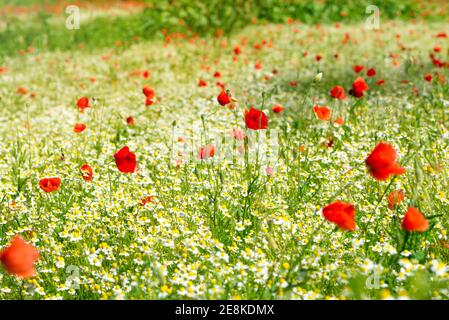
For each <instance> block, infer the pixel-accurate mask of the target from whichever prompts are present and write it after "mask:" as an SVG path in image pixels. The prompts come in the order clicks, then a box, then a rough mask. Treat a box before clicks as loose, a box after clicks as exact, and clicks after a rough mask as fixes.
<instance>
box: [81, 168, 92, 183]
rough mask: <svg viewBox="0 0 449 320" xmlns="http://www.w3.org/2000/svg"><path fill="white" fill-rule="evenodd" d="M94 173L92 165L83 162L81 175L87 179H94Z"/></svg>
mask: <svg viewBox="0 0 449 320" xmlns="http://www.w3.org/2000/svg"><path fill="white" fill-rule="evenodd" d="M93 174H94V171H93V170H92V167H91V166H90V165H88V164H83V165H82V166H81V175H82V177H83V179H84V180H85V181H88V182H89V181H92V176H93Z"/></svg>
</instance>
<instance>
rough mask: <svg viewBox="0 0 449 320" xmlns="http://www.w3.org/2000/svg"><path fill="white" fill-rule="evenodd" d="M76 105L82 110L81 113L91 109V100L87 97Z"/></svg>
mask: <svg viewBox="0 0 449 320" xmlns="http://www.w3.org/2000/svg"><path fill="white" fill-rule="evenodd" d="M76 105H77V106H78V108H79V109H80V111H81V112H83V111H84V109H86V108H89V107H90V105H89V99H88V98H86V97H82V98H80V99H79V100H78V101H77V103H76Z"/></svg>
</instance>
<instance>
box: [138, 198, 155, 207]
mask: <svg viewBox="0 0 449 320" xmlns="http://www.w3.org/2000/svg"><path fill="white" fill-rule="evenodd" d="M153 198H154V196H147V197H145V198H142V199H141V200H140V201H139V204H140V205H141V206H142V207H143V206H145V205H146V204H147V203H150V202H151V203H153V202H154V201H153Z"/></svg>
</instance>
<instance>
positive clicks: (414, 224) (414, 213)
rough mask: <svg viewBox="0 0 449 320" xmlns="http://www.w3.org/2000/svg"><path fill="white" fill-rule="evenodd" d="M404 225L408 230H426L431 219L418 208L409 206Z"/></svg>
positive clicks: (403, 221)
mask: <svg viewBox="0 0 449 320" xmlns="http://www.w3.org/2000/svg"><path fill="white" fill-rule="evenodd" d="M402 227H403V228H404V229H405V230H407V231H417V232H424V231H426V230H427V229H428V228H429V221H428V220H427V219H426V218H425V217H424V215H423V214H422V213H421V212H419V210H418V209H416V208H408V210H407V213H406V214H405V216H404V220H402Z"/></svg>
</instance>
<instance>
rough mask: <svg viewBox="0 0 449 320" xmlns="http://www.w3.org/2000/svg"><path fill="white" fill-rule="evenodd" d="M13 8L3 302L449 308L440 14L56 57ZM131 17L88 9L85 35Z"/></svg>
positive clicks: (135, 39) (57, 48) (2, 157)
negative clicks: (274, 302) (340, 302)
mask: <svg viewBox="0 0 449 320" xmlns="http://www.w3.org/2000/svg"><path fill="white" fill-rule="evenodd" d="M19 2H20V1H19ZM56 2H57V1H56ZM436 2H437V3H438V1H436ZM19 5H20V4H10V5H8V6H5V7H4V8H5V10H3V11H2V10H1V9H0V39H3V41H6V42H8V43H6V42H5V47H4V49H1V48H0V108H1V111H2V112H1V114H0V123H1V125H0V181H1V183H0V250H1V251H0V261H1V265H2V268H1V270H0V298H1V299H447V298H449V290H448V288H449V287H448V284H449V239H448V234H447V230H448V228H449V220H448V218H449V178H448V174H449V127H448V125H449V80H448V79H449V39H448V37H449V20H448V19H449V18H448V15H443V14H441V15H440V16H439V17H438V19H437V18H435V19H430V20H429V19H425V18H422V17H417V18H410V17H407V18H405V19H399V18H397V19H386V18H385V19H382V20H380V26H379V28H376V29H371V28H369V27H367V24H366V22H365V20H366V18H367V17H368V16H369V15H362V18H361V19H360V20H359V21H350V22H345V20H344V15H343V17H342V18H341V21H332V20H329V21H323V23H304V22H302V21H301V19H299V18H298V19H296V18H294V17H293V18H291V17H289V16H285V17H282V19H281V20H282V21H259V20H257V21H256V20H254V21H253V20H251V19H248V20H250V21H249V23H247V24H246V25H245V26H242V27H241V28H236V29H235V30H233V31H232V32H230V33H227V32H223V33H221V32H220V30H218V31H216V32H213V33H212V34H210V35H200V34H195V32H193V31H191V30H189V28H188V26H187V25H185V24H184V22H183V21H182V20H180V21H177V24H178V25H179V26H180V28H181V30H184V31H176V32H175V31H174V32H171V31H170V30H165V29H164V28H162V27H161V28H160V30H161V31H160V32H158V33H157V34H158V36H155V37H153V38H148V39H146V38H145V37H143V36H136V35H135V34H134V33H133V32H134V31H135V32H136V34H137V33H138V32H139V31H136V30H137V29H136V30H131V29H129V30H128V29H127V30H128V31H126V33H124V38H123V39H122V40H120V41H116V40H115V39H114V41H113V43H111V44H109V45H106V44H105V42H102V41H103V40H104V37H105V36H104V35H103V33H101V34H100V33H98V39H97V38H95V35H96V34H94V32H95V30H97V29H94V28H93V29H92V30H93V31H92V34H91V38H89V36H88V35H86V36H85V38H83V39H81V40H80V39H78V38H76V37H75V36H71V37H70V36H69V35H70V34H71V33H70V32H73V33H76V32H78V31H77V30H69V31H64V32H67V35H68V36H67V37H66V38H61V39H65V41H67V43H70V44H71V47H69V48H64V46H63V44H64V45H65V42H63V41H62V40H61V41H62V42H61V43H55V42H53V43H52V42H51V41H52V40H51V39H55V38H52V37H47V40H45V37H40V38H39V41H37V40H36V41H35V42H33V41H34V40H35V39H37V36H36V35H33V34H32V33H30V32H32V30H33V28H34V27H36V28H38V26H40V25H41V23H42V21H41V20H39V19H41V18H40V17H39V16H36V13H35V11H36V10H48V8H46V9H42V8H39V9H38V8H37V7H31V8H30V7H28V8H29V10H22V11H23V12H22V13H21V14H20V15H17V16H16V18H14V19H15V20H14V21H12V20H11V19H12V18H8V17H9V16H10V15H12V13H11V12H13V11H14V10H15V9H14V8H19V7H14V6H19ZM144 5H145V3H141V2H139V1H135V2H130V3H128V4H127V5H126V6H124V5H117V6H114V7H112V8H107V6H104V5H102V6H100V5H99V6H93V7H90V6H87V7H83V6H81V14H82V19H81V23H80V32H82V30H83V28H84V27H83V25H86V28H88V25H89V23H90V25H92V23H94V22H95V21H97V20H95V19H102V20H101V21H107V19H132V18H133V17H134V16H135V15H137V14H139V12H141V10H143V9H142V8H141V7H142V6H144ZM438 5H440V4H438ZM444 5H445V4H441V6H444ZM446 5H447V4H446ZM361 6H362V9H361V10H362V13H363V14H364V11H365V6H364V5H361ZM50 7H51V8H53V9H54V10H49V12H46V13H45V14H48V15H49V16H50V18H48V19H47V20H45V21H46V23H48V24H49V25H50V26H51V25H54V26H55V27H54V28H65V19H66V17H67V15H66V14H65V13H64V11H63V10H64V9H62V12H61V11H60V10H59V11H58V8H59V7H58V6H56V5H55V4H54V5H52V6H50ZM62 7H64V6H62ZM83 10H84V12H89V15H87V14H86V15H85V16H83ZM442 11H443V10H442ZM422 12H425V9H422ZM380 15H381V17H382V8H381V10H380ZM2 17H6V18H5V19H4V20H2ZM116 17H118V18H116ZM20 19H22V20H24V21H25V20H26V22H23V23H24V24H25V23H26V24H28V25H29V26H30V27H29V28H28V27H23V29H20V28H19V27H17V29H15V30H16V31H15V32H16V34H15V36H16V37H14V39H16V40H13V37H12V36H11V35H14V33H13V32H14V31H11V28H9V29H8V28H7V27H5V25H8V24H11V25H14V23H15V24H17V23H19V22H18V21H20ZM27 19H28V20H27ZM186 20H187V19H186ZM2 21H3V24H2ZM33 24H35V25H33ZM18 26H19V25H18ZM132 26H134V25H132ZM5 28H6V29H5ZM106 28H107V27H106V25H103V27H101V28H100V29H98V30H102V32H103V30H106ZM111 28H112V26H111ZM5 30H6V31H5ZM225 31H226V30H225ZM2 32H3V35H5V34H6V33H7V32H9V34H10V36H9V38H2ZM27 32H28V33H27ZM98 32H100V31H98ZM64 34H65V33H64ZM53 37H56V33H55V34H54V35H53ZM5 39H6V40H5ZM33 39H34V40H33ZM27 41H29V42H27ZM46 41H47V42H46ZM96 42H97V43H98V47H95V43H96ZM0 46H2V44H0ZM6 48H7V49H6ZM2 50H5V51H2ZM6 50H10V51H6Z"/></svg>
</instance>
